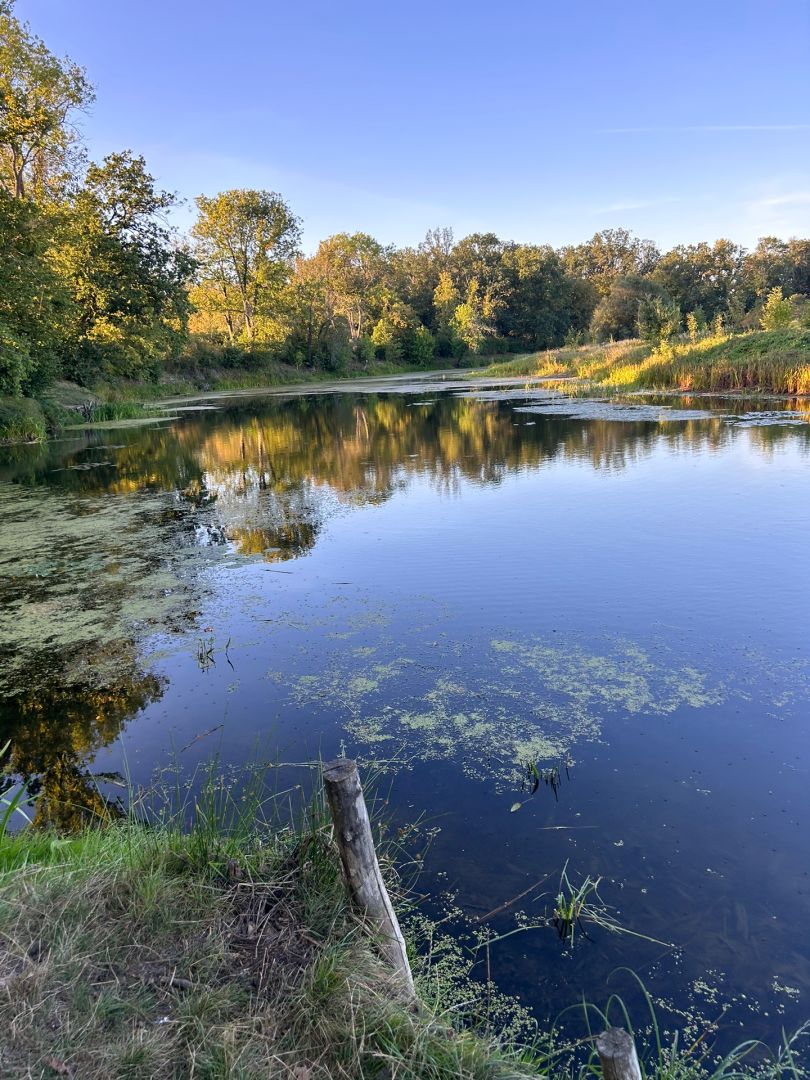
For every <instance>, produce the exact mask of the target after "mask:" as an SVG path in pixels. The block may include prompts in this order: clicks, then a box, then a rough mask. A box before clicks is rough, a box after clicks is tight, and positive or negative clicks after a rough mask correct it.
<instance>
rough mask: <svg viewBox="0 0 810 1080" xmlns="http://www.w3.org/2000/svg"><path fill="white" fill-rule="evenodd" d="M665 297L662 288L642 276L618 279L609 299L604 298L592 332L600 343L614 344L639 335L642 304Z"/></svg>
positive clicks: (595, 315)
mask: <svg viewBox="0 0 810 1080" xmlns="http://www.w3.org/2000/svg"><path fill="white" fill-rule="evenodd" d="M653 296H658V297H661V298H663V297H664V296H665V294H664V291H663V289H662V288H661V286H660V285H656V284H655V282H653V281H650V280H649V278H642V277H637V276H634V277H621V278H617V279H616V280H615V281H614V282H613V285H612V286H611V289H610V292H609V293H608V295H607V296H603V297H602V299H601V300H600V301H599V304H598V305H597V307H596V310H595V311H594V313H593V319H592V321H591V332H592V333H593V335H594V337H595V338H596V339H597V340H598V341H607V340H609V339H612V340H614V341H619V340H622V339H623V338H630V337H635V336H636V335H637V334H638V309H639V303H640V302H641V301H642V300H644V299H646V298H648V297H653Z"/></svg>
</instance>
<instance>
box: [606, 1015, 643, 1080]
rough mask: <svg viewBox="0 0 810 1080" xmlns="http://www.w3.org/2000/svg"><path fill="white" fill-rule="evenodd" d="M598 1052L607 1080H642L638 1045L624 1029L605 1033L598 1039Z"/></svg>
mask: <svg viewBox="0 0 810 1080" xmlns="http://www.w3.org/2000/svg"><path fill="white" fill-rule="evenodd" d="M596 1051H597V1053H598V1054H599V1063H600V1064H601V1066H602V1076H603V1077H604V1078H605V1080H641V1069H640V1068H639V1064H638V1055H637V1054H636V1044H635V1043H634V1042H633V1037H632V1035H629V1034H628V1033H627V1032H626V1031H625V1030H624V1028H617V1027H609V1028H608V1029H607V1031H603V1032H602V1034H601V1035H599V1036H598V1037H597V1039H596Z"/></svg>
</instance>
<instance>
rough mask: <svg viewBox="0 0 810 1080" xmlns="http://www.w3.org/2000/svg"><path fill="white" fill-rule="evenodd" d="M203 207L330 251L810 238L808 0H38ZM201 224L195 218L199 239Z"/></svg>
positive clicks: (88, 134)
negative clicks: (476, 239) (229, 191)
mask: <svg viewBox="0 0 810 1080" xmlns="http://www.w3.org/2000/svg"><path fill="white" fill-rule="evenodd" d="M16 11H17V14H18V16H19V17H21V18H24V19H27V20H28V21H29V22H30V23H31V25H32V28H33V29H34V31H35V32H36V33H38V34H39V35H40V36H41V37H43V38H44V40H45V41H46V43H47V44H48V46H49V47H50V48H51V49H52V50H53V51H55V52H58V53H60V54H63V53H68V54H69V55H70V56H71V57H72V58H73V59H75V60H77V61H78V62H80V63H81V64H83V65H84V66H85V67H86V68H87V71H88V74H89V76H90V78H91V79H92V81H93V82H94V83H95V84H96V86H97V92H98V100H97V103H96V105H95V106H94V108H93V110H92V113H91V114H90V115H89V116H87V117H86V118H84V119H83V121H82V130H83V133H84V136H85V138H86V140H87V142H88V144H89V146H90V150H91V153H92V155H93V156H95V157H101V156H103V155H104V154H106V153H109V152H110V151H112V150H117V149H122V148H126V147H129V148H132V149H133V150H135V151H137V152H139V153H143V154H144V155H145V157H146V159H147V162H148V164H149V166H150V169H151V171H152V172H153V174H154V175H155V176H156V177H157V178H158V180H159V181H160V183H161V185H162V186H164V187H167V188H169V189H171V190H174V191H177V192H178V193H180V194H181V195H182V196H183V197H184V198H186V199H187V200H189V203H190V202H191V200H192V199H193V197H194V196H195V195H198V194H200V193H204V194H213V193H215V192H216V191H219V190H222V189H225V188H232V187H263V188H269V189H272V190H275V191H280V192H281V193H282V195H283V196H284V197H285V198H286V199H287V201H288V202H289V203H290V204H291V206H292V208H293V210H294V211H295V212H296V213H298V214H299V215H300V216H301V217H302V218H303V219H304V241H305V246H306V247H307V248H308V249H312V248H314V246H315V245H316V244H317V242H318V240H319V239H321V238H322V237H324V236H327V235H329V234H330V233H334V232H338V231H350V232H353V231H355V230H363V231H365V232H370V233H372V234H373V235H374V236H376V237H377V238H378V239H379V240H381V241H383V242H386V243H389V242H393V243H397V244H410V243H416V242H417V241H418V240H419V239H421V237H422V236H423V235H424V233H425V231H426V229H428V228H429V227H432V226H436V225H450V226H452V228H453V229H454V231H455V234H456V236H457V237H461V236H463V235H465V234H466V233H468V232H472V231H475V230H492V231H494V232H497V233H498V235H500V236H501V237H503V238H504V239H514V240H522V241H527V242H536V243H551V244H554V245H555V246H558V245H561V244H564V243H574V242H578V241H581V240H584V239H587V238H588V237H589V236H591V235H592V234H593V233H594V232H595V231H596V230H597V229H601V228H607V227H615V226H618V225H624V226H626V227H627V228H630V229H632V230H633V231H634V232H636V233H638V234H639V235H641V236H644V237H649V238H650V239H653V240H655V241H656V242H657V243H659V244H660V245H661V246H662V247H665V248H666V247H669V246H672V245H673V244H676V243H682V242H683V243H691V242H695V241H698V240H702V239H707V240H713V239H715V238H717V237H718V236H729V237H731V238H732V239H734V240H737V241H739V242H742V243H745V244H746V245H749V246H750V245H753V244H754V243H755V242H756V239H757V237H759V236H761V235H764V234H771V233H775V234H776V235H781V236H790V235H803V236H808V235H810V0H767V2H763V0H756V2H753V0H733V2H732V0H703V2H701V3H696V2H693V0H682V2H680V3H672V2H671V0H663V2H661V0H658V2H656V0H644V2H639V0H615V2H614V3H612V4H611V3H607V2H605V0H602V2H593V0H568V2H567V3H548V2H544V0H536V2H534V3H526V2H517V0H502V2H501V3H500V4H494V3H488V4H483V3H479V2H476V0H468V2H466V3H459V2H456V0H432V2H425V0H408V2H398V0H388V3H387V4H386V3H381V2H379V0H378V2H377V3H367V2H357V0H333V2H332V3H323V2H314V0H298V2H291V0H284V2H278V0H230V3H227V4H226V3H223V2H222V0H219V2H216V3H215V2H213V0H196V2H191V0H162V2H159V0H138V2H135V0H18V2H17V6H16ZM191 217H192V213H191V209H190V208H186V209H185V210H184V211H182V212H180V213H179V214H178V215H177V220H178V222H179V223H180V224H187V223H188V222H189V221H190V220H191Z"/></svg>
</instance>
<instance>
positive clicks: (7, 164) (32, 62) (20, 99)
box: [0, 4, 94, 199]
mask: <svg viewBox="0 0 810 1080" xmlns="http://www.w3.org/2000/svg"><path fill="white" fill-rule="evenodd" d="M93 96H94V95H93V89H92V87H91V86H90V84H89V83H88V82H87V79H86V77H85V73H84V71H83V70H82V69H81V68H80V67H79V66H78V65H77V64H74V63H73V62H72V61H71V60H68V59H62V60H60V59H59V58H58V57H56V56H54V55H53V53H51V52H50V51H49V50H48V48H47V47H46V46H45V44H44V42H43V41H41V40H40V39H39V38H38V37H36V36H35V35H33V34H32V33H31V31H30V29H29V27H28V26H27V24H24V23H21V22H20V21H19V20H18V19H17V18H15V16H14V14H13V10H12V5H11V4H3V5H2V6H0V101H2V109H0V187H2V188H3V189H4V190H5V191H6V192H7V193H8V194H10V195H11V196H13V197H14V198H17V199H24V198H26V197H31V196H33V197H35V198H38V199H41V198H46V197H51V196H53V195H55V194H58V193H59V192H60V190H61V189H62V187H63V186H64V183H65V181H66V179H67V177H68V176H69V173H70V165H71V162H70V160H69V155H70V150H71V149H72V147H73V146H74V144H75V140H76V135H75V129H74V126H73V125H72V123H71V114H72V113H74V112H75V111H76V110H80V109H83V108H86V107H87V106H88V105H89V104H90V103H91V102H92V100H93Z"/></svg>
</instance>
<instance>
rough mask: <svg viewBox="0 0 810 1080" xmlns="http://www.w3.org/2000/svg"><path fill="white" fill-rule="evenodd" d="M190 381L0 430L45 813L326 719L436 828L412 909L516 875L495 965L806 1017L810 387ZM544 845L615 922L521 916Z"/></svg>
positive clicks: (510, 972) (450, 903)
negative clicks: (69, 422)
mask: <svg viewBox="0 0 810 1080" xmlns="http://www.w3.org/2000/svg"><path fill="white" fill-rule="evenodd" d="M199 404H203V405H207V406H208V407H206V408H200V407H197V408H194V409H184V407H182V406H181V407H180V408H179V409H175V411H174V412H172V413H171V414H170V418H167V419H166V420H164V421H161V422H159V423H150V424H146V425H143V426H137V425H131V424H130V425H127V426H123V427H122V426H120V425H119V426H111V427H110V428H108V429H104V428H96V429H93V430H84V431H78V432H70V433H67V435H66V437H64V438H62V439H61V440H59V441H55V442H52V443H48V444H46V445H42V446H25V447H13V448H7V449H6V450H3V451H2V452H0V454H1V455H2V456H1V457H0V536H1V537H2V542H0V561H2V582H0V600H1V601H2V609H1V611H0V655H2V671H1V673H0V695H2V699H1V700H0V745H2V744H3V743H4V742H5V741H6V739H11V741H12V751H11V758H10V760H9V761H7V762H6V768H7V770H8V773H9V776H10V775H11V774H12V773H13V774H14V775H15V776H23V777H26V778H33V785H34V788H35V789H36V790H38V791H39V798H38V799H37V800H36V801H35V802H34V803H33V809H32V813H34V814H35V815H36V816H37V817H38V818H39V820H40V821H41V822H47V821H52V822H54V823H56V824H57V825H59V826H62V827H65V826H67V827H70V826H71V825H75V824H76V823H77V822H78V821H80V820H81V819H82V816H83V815H84V814H86V813H87V812H88V811H90V812H93V811H95V810H98V809H100V808H102V807H103V806H104V803H105V800H109V799H115V798H116V792H117V791H118V790H119V789H118V788H117V787H116V781H117V780H118V779H119V778H120V777H122V776H126V777H128V778H129V779H131V780H132V781H134V782H135V783H137V784H144V785H147V784H149V783H150V781H151V779H152V778H153V776H154V774H155V770H157V769H161V768H165V767H166V766H167V765H168V764H169V763H170V762H175V763H176V764H178V765H179V767H180V768H181V769H182V771H183V772H184V773H185V774H186V775H189V776H190V775H192V774H193V772H194V770H195V768H198V767H199V766H200V765H201V764H203V763H204V762H205V761H206V760H209V759H210V758H211V756H212V754H219V756H220V759H221V761H222V763H223V766H225V767H231V766H232V767H234V768H235V769H236V768H238V767H239V766H241V765H242V764H244V763H246V762H251V761H253V762H255V761H257V760H262V761H270V762H273V763H277V764H279V765H281V764H283V763H302V764H303V763H306V762H311V761H313V760H314V759H317V757H318V755H321V756H323V757H330V756H335V755H336V754H338V753H341V752H345V753H347V754H350V755H352V756H357V757H358V758H359V759H360V760H361V762H362V763H363V769H364V771H365V773H366V774H367V775H370V774H371V773H374V774H375V775H376V776H377V777H378V782H377V783H378V791H379V792H381V793H382V794H383V795H384V796H385V797H386V798H387V801H388V807H387V811H388V813H389V814H390V815H391V818H392V826H393V827H394V828H400V829H406V828H407V826H408V825H409V824H410V823H413V822H419V828H418V836H419V838H420V839H419V843H426V842H427V841H428V840H429V841H430V846H429V852H428V854H427V856H426V857H425V859H424V866H423V870H422V873H421V876H420V878H419V883H418V888H419V890H420V891H422V892H424V893H426V894H428V896H429V900H428V901H427V905H428V909H429V910H430V911H432V912H439V911H443V910H445V909H447V908H450V909H452V910H454V911H456V912H458V913H459V915H458V919H457V925H458V926H461V919H462V918H466V919H468V920H475V919H479V918H481V917H482V916H484V915H486V914H487V913H489V912H491V911H492V910H493V909H496V908H499V907H500V906H501V905H503V904H504V903H505V902H506V901H509V900H511V899H512V898H513V897H516V896H518V894H521V893H523V892H524V891H526V890H529V891H528V893H527V894H526V896H524V897H523V898H522V899H521V900H520V901H519V902H516V903H515V904H514V905H512V906H510V907H507V908H506V909H505V910H503V911H502V912H501V913H500V914H498V915H496V916H494V917H493V918H491V919H489V920H488V921H487V925H488V926H490V927H491V928H492V930H493V932H494V933H496V934H497V935H498V936H499V937H501V940H500V941H498V942H497V943H495V944H494V945H493V946H492V947H491V949H490V956H489V963H490V969H491V974H492V977H493V979H494V980H495V981H496V982H497V983H498V985H499V986H500V988H501V989H503V990H506V991H509V992H511V993H515V994H518V995H519V996H520V997H521V999H522V1000H523V1001H524V1002H525V1003H526V1004H527V1005H529V1006H530V1007H531V1008H532V1009H533V1010H534V1011H535V1013H536V1015H537V1016H538V1017H539V1018H540V1019H541V1020H545V1019H546V1018H550V1017H555V1016H557V1015H558V1014H559V1013H560V1012H561V1010H563V1009H565V1008H566V1007H567V1006H570V1005H573V1004H576V1002H577V1001H581V1000H582V998H583V996H584V997H585V998H586V999H587V1000H589V1001H594V1002H597V1003H600V1004H603V1003H604V1001H605V1000H606V998H607V997H608V995H609V994H610V993H612V992H617V993H621V994H622V995H623V996H626V997H627V998H628V1000H629V1001H631V1002H636V1003H637V1002H638V999H639V994H638V992H637V988H636V987H635V983H634V982H633V980H632V978H631V977H630V976H629V975H628V974H627V972H626V971H623V970H622V969H632V970H633V971H635V972H636V973H637V974H638V975H639V976H640V977H641V978H642V979H643V981H644V983H645V985H646V986H647V987H648V988H649V989H650V991H651V993H652V994H653V996H654V998H655V999H656V1001H657V1002H658V1003H659V1008H660V1009H661V1010H662V1018H663V1020H664V1022H665V1024H666V1025H667V1026H669V1027H674V1026H684V1025H692V1030H693V1031H694V1032H696V1033H697V1034H700V1031H701V1030H702V1028H701V1027H700V1024H701V1023H703V1021H704V1020H706V1021H719V1026H720V1036H719V1037H720V1040H721V1042H722V1041H723V1040H726V1041H727V1042H730V1043H734V1042H738V1041H740V1040H741V1039H742V1038H743V1037H744V1036H751V1037H756V1038H764V1039H766V1040H769V1041H770V1042H774V1041H778V1038H779V1033H780V1031H781V1029H782V1027H783V1026H784V1027H785V1028H787V1029H790V1028H791V1027H795V1026H797V1025H798V1024H799V1023H800V1022H801V1021H802V1020H804V1019H806V1018H807V1017H808V1016H810V946H808V939H807V933H806V927H807V925H808V921H810V876H809V874H810V858H808V856H809V855H810V849H809V846H808V840H807V833H806V832H805V830H806V829H807V827H808V824H809V823H810V822H809V820H808V810H809V809H810V783H809V782H808V779H809V777H808V772H809V771H810V756H809V755H808V734H807V723H808V716H810V654H809V653H808V645H809V644H810V572H808V563H807V551H808V548H807V544H808V539H807V538H808V535H810V497H809V496H810V411H808V408H807V406H806V405H804V406H801V405H798V406H797V405H796V404H795V403H794V404H793V405H790V404H788V403H786V402H781V401H777V400H770V401H768V400H765V401H760V402H759V403H755V402H751V401H742V400H739V399H736V400H730V399H726V400H723V399H711V398H698V397H696V398H693V399H691V400H683V399H678V398H673V397H650V396H648V397H644V398H624V399H622V400H609V401H595V400H591V399H576V398H575V399H568V398H565V397H564V396H562V395H561V394H559V393H556V392H554V391H551V390H548V389H545V388H544V387H542V386H541V385H539V384H538V385H526V384H525V382H518V381H516V380H511V381H510V380H506V381H501V382H499V383H482V382H480V381H477V382H471V381H468V382H465V381H463V380H461V379H453V378H448V377H435V376H431V377H426V378H425V379H423V380H416V381H414V380H405V379H387V380H377V381H369V382H366V383H355V384H345V385H344V386H339V385H332V386H330V387H322V388H320V389H319V390H317V391H314V392H307V393H293V392H289V393H275V394H265V395H261V394H254V395H250V394H239V395H233V396H227V395H226V396H216V395H214V396H212V397H211V398H209V399H206V401H204V402H202V403H197V405H199ZM271 771H273V772H276V773H277V774H278V779H277V781H274V782H278V783H279V784H280V786H281V787H282V788H284V787H285V786H286V787H290V786H294V785H295V784H297V783H301V782H302V776H303V774H304V770H302V769H298V770H296V769H295V768H291V769H288V770H286V771H285V769H283V768H279V769H278V770H271ZM282 774H284V775H283V776H282ZM563 870H565V872H566V874H567V876H568V878H569V880H570V881H571V883H572V885H573V886H574V887H575V886H576V885H577V884H578V883H581V882H584V881H586V880H587V879H588V878H589V877H590V879H592V880H593V879H597V878H601V883H600V885H599V893H598V898H596V897H591V901H592V904H593V905H594V906H595V908H596V910H597V913H599V912H601V913H602V914H601V919H603V920H604V919H609V920H610V921H611V922H612V923H613V924H614V926H616V925H617V926H619V927H621V928H622V930H623V931H624V932H616V930H615V929H613V930H612V929H611V928H610V927H609V926H606V925H600V920H599V919H597V921H596V922H592V921H591V922H588V921H587V920H583V927H584V930H585V931H586V933H582V932H581V931H580V929H579V928H575V934H574V938H573V943H572V942H571V940H569V939H566V940H561V939H560V938H559V937H558V935H557V933H556V932H555V930H554V928H553V927H552V926H546V927H540V928H534V929H520V932H517V933H511V931H513V930H517V929H519V928H521V927H524V926H529V927H531V926H532V925H534V924H536V923H538V922H543V918H544V915H545V916H548V914H549V912H550V910H551V908H553V906H554V901H555V897H556V894H557V891H558V887H559V882H560V878H561V874H562V873H563ZM505 935H509V936H505Z"/></svg>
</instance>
